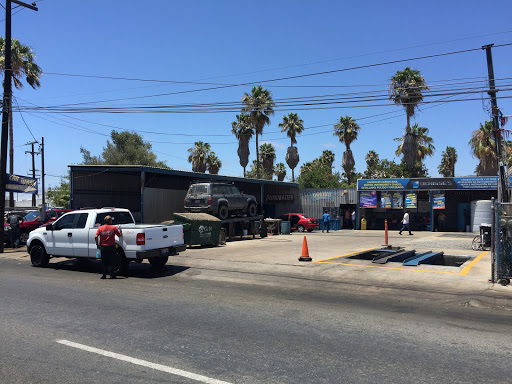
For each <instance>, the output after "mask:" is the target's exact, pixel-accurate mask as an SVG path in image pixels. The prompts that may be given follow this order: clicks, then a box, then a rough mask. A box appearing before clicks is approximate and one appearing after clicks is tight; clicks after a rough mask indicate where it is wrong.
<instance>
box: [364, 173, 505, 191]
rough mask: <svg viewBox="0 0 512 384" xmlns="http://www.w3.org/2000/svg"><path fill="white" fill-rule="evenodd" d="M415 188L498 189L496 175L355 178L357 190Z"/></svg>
mask: <svg viewBox="0 0 512 384" xmlns="http://www.w3.org/2000/svg"><path fill="white" fill-rule="evenodd" d="M511 186H512V177H510V178H509V179H508V187H509V188H510V187H511ZM417 189H422V190H447V189H458V190H493V189H498V176H483V177H478V176H474V177H438V178H423V179H359V180H357V190H358V191H413V190H417Z"/></svg>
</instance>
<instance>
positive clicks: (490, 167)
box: [469, 121, 498, 176]
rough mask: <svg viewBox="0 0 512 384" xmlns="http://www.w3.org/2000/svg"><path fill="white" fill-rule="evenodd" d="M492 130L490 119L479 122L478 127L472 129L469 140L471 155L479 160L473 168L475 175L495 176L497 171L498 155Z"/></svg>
mask: <svg viewBox="0 0 512 384" xmlns="http://www.w3.org/2000/svg"><path fill="white" fill-rule="evenodd" d="M493 131H494V127H493V124H492V121H486V122H485V124H482V123H480V128H479V129H477V130H475V131H473V133H472V135H471V140H469V145H470V147H471V151H472V155H473V156H474V157H476V158H477V159H478V160H480V162H479V164H478V165H477V166H476V169H475V172H476V174H477V176H496V175H497V173H498V157H497V155H496V144H495V141H494V138H493Z"/></svg>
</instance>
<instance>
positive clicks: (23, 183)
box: [5, 173, 37, 195]
mask: <svg viewBox="0 0 512 384" xmlns="http://www.w3.org/2000/svg"><path fill="white" fill-rule="evenodd" d="M5 176H6V180H7V182H6V183H5V190H6V191H7V192H22V193H31V194H32V195H36V194H37V179H33V178H31V177H26V176H20V175H9V174H8V173H7V174H6V175H5Z"/></svg>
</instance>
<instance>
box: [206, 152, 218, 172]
mask: <svg viewBox="0 0 512 384" xmlns="http://www.w3.org/2000/svg"><path fill="white" fill-rule="evenodd" d="M206 167H207V168H208V172H209V173H210V174H212V175H217V174H218V173H219V170H220V168H221V167H222V161H220V160H219V158H218V157H217V155H216V154H215V152H210V154H209V155H208V157H207V158H206Z"/></svg>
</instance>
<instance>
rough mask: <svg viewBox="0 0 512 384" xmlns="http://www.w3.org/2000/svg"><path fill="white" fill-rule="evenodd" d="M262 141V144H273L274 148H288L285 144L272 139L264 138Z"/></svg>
mask: <svg viewBox="0 0 512 384" xmlns="http://www.w3.org/2000/svg"><path fill="white" fill-rule="evenodd" d="M260 143H261V144H272V145H273V146H274V148H276V149H286V148H288V147H287V146H286V145H284V144H280V143H276V142H275V141H270V140H262V141H260Z"/></svg>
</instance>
